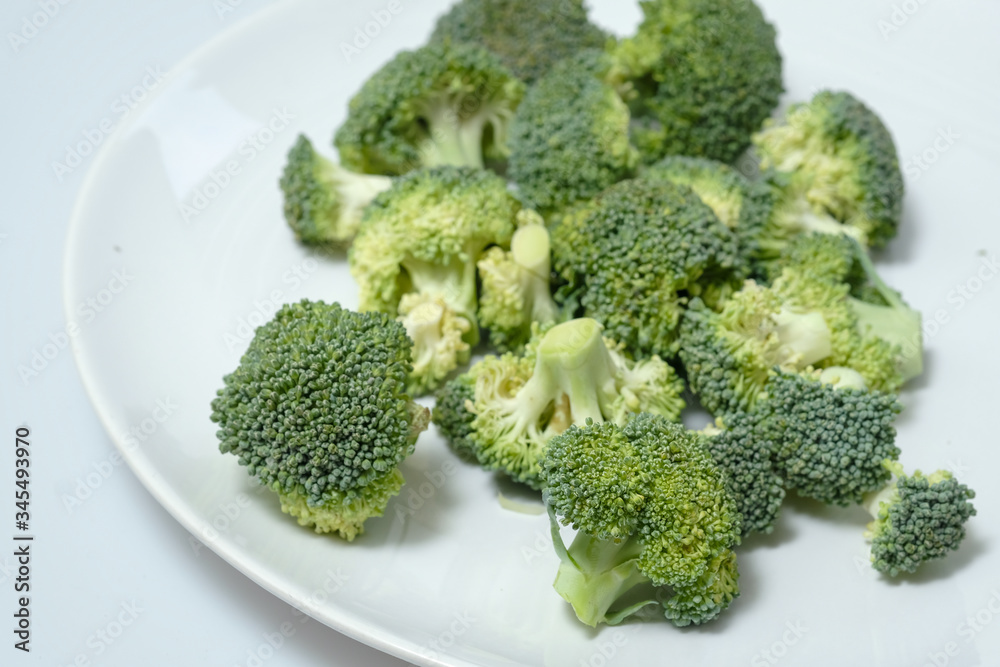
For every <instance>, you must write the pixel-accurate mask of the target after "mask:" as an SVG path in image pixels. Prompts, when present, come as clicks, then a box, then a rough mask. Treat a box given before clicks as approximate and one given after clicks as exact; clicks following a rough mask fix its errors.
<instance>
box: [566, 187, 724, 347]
mask: <svg viewBox="0 0 1000 667" xmlns="http://www.w3.org/2000/svg"><path fill="white" fill-rule="evenodd" d="M551 230H552V260H553V267H554V268H555V270H556V272H557V274H558V276H559V278H560V279H561V280H562V281H563V282H564V284H562V285H561V286H560V287H559V288H558V289H557V291H556V302H557V303H560V304H561V305H562V306H563V307H564V308H565V310H566V312H567V314H574V315H582V316H585V317H591V318H594V319H596V320H598V321H599V322H601V323H602V324H603V325H604V326H605V327H606V328H607V332H608V335H609V336H610V337H611V338H612V339H613V340H616V341H618V342H620V343H623V344H624V345H625V347H626V349H627V350H628V351H629V353H630V354H632V355H634V356H636V357H646V356H649V355H654V354H655V355H659V356H661V357H663V358H669V357H672V356H673V355H674V354H676V352H677V345H678V342H677V328H678V324H679V322H680V319H681V315H682V313H683V307H684V303H685V299H686V298H687V292H688V291H693V290H694V289H696V287H697V286H698V281H699V279H701V278H702V276H703V275H707V276H711V275H717V274H719V273H724V272H727V271H731V270H733V269H734V267H736V266H737V265H738V264H739V263H740V261H741V260H740V258H739V250H738V242H737V239H736V237H735V235H734V234H733V233H732V232H731V231H730V230H729V229H728V228H727V227H726V226H725V225H723V224H722V223H721V222H719V219H718V218H716V217H715V214H714V213H713V212H712V210H711V209H710V208H709V207H708V206H706V205H705V204H704V203H703V202H702V201H701V200H700V199H699V198H698V196H697V195H696V194H695V193H694V192H692V191H691V190H690V189H689V188H687V187H684V186H679V185H673V184H672V183H669V182H662V183H659V182H651V181H647V180H644V179H632V180H628V181H622V182H621V183H618V184H617V185H613V186H612V187H610V188H609V189H607V190H606V191H605V192H604V193H602V194H601V195H600V196H599V197H598V198H597V199H596V200H594V202H592V203H590V204H587V205H585V206H582V207H579V208H575V209H572V210H571V211H569V212H567V213H566V214H564V215H562V216H560V217H559V218H558V220H556V221H555V222H554V223H553V224H552V226H551ZM682 292H683V293H682Z"/></svg>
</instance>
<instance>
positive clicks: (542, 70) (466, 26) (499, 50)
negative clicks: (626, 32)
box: [431, 0, 608, 83]
mask: <svg viewBox="0 0 1000 667" xmlns="http://www.w3.org/2000/svg"><path fill="white" fill-rule="evenodd" d="M607 39H608V36H607V35H606V34H605V33H604V31H602V30H601V29H600V28H598V27H597V26H595V25H593V24H592V23H591V22H590V21H589V20H588V19H587V9H586V7H585V6H584V4H583V0H460V1H459V2H457V3H456V4H455V5H454V6H453V7H452V8H451V10H449V12H448V13H447V14H445V15H444V16H442V17H441V18H440V19H438V23H437V26H436V27H435V29H434V34H433V35H431V41H432V42H448V41H450V42H455V43H465V44H476V45H479V46H483V47H485V48H487V49H489V50H490V51H492V52H493V53H495V54H497V55H498V56H499V57H500V59H501V60H502V61H503V63H504V64H505V65H506V66H507V67H509V68H510V70H511V71H512V72H514V74H515V75H516V76H517V77H518V78H520V79H521V80H522V81H524V82H525V83H533V82H534V81H536V80H538V79H540V78H542V77H543V76H544V75H545V74H546V73H547V72H548V71H549V70H550V69H551V68H552V66H553V65H554V64H555V63H556V62H558V61H559V60H562V59H563V58H567V57H569V56H571V55H573V54H574V53H576V52H578V51H581V50H583V49H592V48H597V49H600V48H603V47H604V44H605V42H606V41H607Z"/></svg>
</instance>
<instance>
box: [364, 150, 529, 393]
mask: <svg viewBox="0 0 1000 667" xmlns="http://www.w3.org/2000/svg"><path fill="white" fill-rule="evenodd" d="M520 210H521V206H520V204H519V203H518V202H517V200H516V199H515V198H514V197H513V196H512V195H511V194H510V193H509V192H508V191H507V184H506V182H505V181H504V180H503V179H502V178H500V177H499V176H496V175H495V174H491V173H489V172H485V171H482V170H478V169H470V168H465V167H435V168H425V169H418V170H417V171H414V172H411V173H409V174H407V175H405V176H402V177H400V178H398V179H396V181H395V182H394V183H393V185H392V187H391V188H390V189H389V190H387V191H385V192H383V193H382V194H380V195H379V196H378V197H376V198H375V200H374V201H373V202H372V203H371V205H369V207H368V208H367V209H366V210H365V216H364V218H363V220H362V223H361V229H360V230H359V231H358V235H357V237H356V238H355V240H354V244H353V245H352V247H351V250H350V253H349V254H348V261H349V263H350V268H351V275H353V276H354V278H355V280H356V281H357V282H358V285H359V287H360V292H361V295H360V308H361V310H377V311H381V312H384V313H388V314H390V315H394V316H395V315H399V316H400V317H401V318H402V319H403V321H404V323H405V324H406V328H407V330H408V331H410V332H411V334H412V335H413V336H414V339H413V343H414V353H413V359H414V374H413V377H412V378H411V391H413V392H414V393H422V392H424V391H427V390H430V389H432V388H434V387H436V386H437V385H438V384H440V382H441V380H443V379H444V377H445V375H447V373H448V372H449V371H451V370H452V369H454V368H455V367H456V366H457V365H459V364H462V363H465V361H467V360H468V358H469V353H470V346H473V345H475V344H476V343H477V342H478V341H479V327H478V325H477V322H476V310H477V308H478V303H477V294H476V292H477V286H476V262H478V261H479V258H480V256H481V255H482V253H483V252H484V251H485V250H486V248H487V247H489V246H490V245H493V244H498V245H502V246H506V245H508V244H509V243H510V239H511V236H512V235H513V233H514V224H515V220H516V218H517V215H518V212H519V211H520ZM408 294H413V295H416V296H413V297H410V298H408V299H405V300H404V296H406V295H408Z"/></svg>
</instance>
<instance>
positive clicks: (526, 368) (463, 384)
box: [438, 319, 684, 488]
mask: <svg viewBox="0 0 1000 667" xmlns="http://www.w3.org/2000/svg"><path fill="white" fill-rule="evenodd" d="M601 329H602V327H601V325H600V324H598V323H597V322H596V321H594V320H591V319H577V320H571V321H569V322H564V323H563V324H558V325H556V326H554V327H551V328H550V329H548V330H547V331H545V333H544V334H542V333H539V336H538V337H537V338H536V339H534V340H532V341H531V342H529V344H528V345H527V347H526V349H525V354H524V356H517V355H513V354H505V355H503V356H502V357H495V356H487V357H486V358H485V359H483V360H482V361H480V362H479V363H477V364H476V365H474V366H473V367H472V368H471V369H470V370H469V372H468V374H467V376H468V377H467V379H465V380H461V381H453V382H452V383H450V384H449V385H447V388H446V390H445V391H446V392H456V394H458V395H461V396H464V397H465V401H464V404H463V405H461V406H459V400H460V399H458V398H457V397H456V398H454V399H448V400H447V403H446V405H447V406H448V407H447V408H446V409H445V408H443V409H442V410H440V411H439V412H438V415H439V417H440V418H441V419H442V420H443V421H442V423H441V428H442V431H444V432H445V433H453V434H458V435H459V436H460V437H461V440H460V442H459V443H458V444H456V445H455V446H456V448H457V449H460V450H461V449H465V448H471V449H472V450H474V452H475V454H476V457H477V458H478V459H479V462H480V464H481V465H482V466H483V467H484V468H486V469H488V470H500V471H503V472H504V473H506V474H507V475H509V476H510V477H511V478H512V479H514V480H516V481H518V482H522V483H525V484H528V485H529V486H533V487H536V488H537V487H538V486H539V484H540V480H539V478H538V466H539V459H540V457H541V455H542V452H543V451H544V450H545V446H546V444H547V443H548V441H549V440H550V439H551V438H552V437H553V436H555V435H558V434H559V433H562V432H563V431H565V430H566V429H567V428H568V427H569V426H571V425H573V424H577V425H580V424H585V423H586V421H587V420H588V419H592V420H594V421H595V422H604V421H610V422H615V423H619V424H620V423H624V421H625V420H626V419H627V418H628V417H629V415H631V414H634V413H637V412H651V413H654V414H659V415H663V416H665V417H667V418H669V419H674V420H676V419H678V418H679V417H680V412H681V410H682V409H683V408H684V401H683V399H682V398H681V393H682V391H683V383H682V382H681V381H680V379H679V378H678V377H677V375H676V373H675V372H674V370H673V369H672V368H671V367H670V366H669V365H668V364H667V363H666V362H664V361H662V360H661V359H659V357H653V358H650V359H647V360H645V361H640V362H633V361H630V360H628V359H626V358H625V356H624V355H623V354H622V350H621V347H620V346H619V345H617V344H615V343H613V342H611V341H610V340H606V339H605V338H603V336H602V335H601ZM470 386H474V391H473V395H472V396H471V397H469V396H468V391H469V387H470ZM468 413H471V414H473V415H475V416H474V418H473V419H472V422H471V424H470V423H469V422H468V421H467V414H468Z"/></svg>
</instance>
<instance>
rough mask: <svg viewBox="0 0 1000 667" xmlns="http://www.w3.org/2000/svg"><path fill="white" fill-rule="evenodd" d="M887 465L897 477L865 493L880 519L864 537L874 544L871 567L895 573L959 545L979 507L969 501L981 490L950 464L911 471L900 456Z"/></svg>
mask: <svg viewBox="0 0 1000 667" xmlns="http://www.w3.org/2000/svg"><path fill="white" fill-rule="evenodd" d="M884 465H885V469H886V470H887V471H888V472H889V473H891V474H892V475H893V476H894V479H893V480H892V481H891V482H890V483H889V484H887V485H886V486H885V488H883V489H881V490H879V491H878V492H875V493H871V494H869V495H867V496H866V497H865V498H864V503H863V504H864V507H865V509H866V510H868V513H869V514H871V515H872V517H873V518H874V519H875V520H874V521H872V522H871V523H870V524H868V530H867V531H866V532H865V537H866V538H867V539H868V540H870V541H871V544H872V550H871V556H872V567H874V568H875V569H876V570H878V571H879V572H882V573H884V574H888V575H889V576H890V577H895V576H897V575H899V574H901V573H903V572H915V571H916V570H917V568H918V567H920V565H921V564H923V563H926V562H927V561H929V560H935V559H937V558H944V557H945V556H947V555H948V552H949V551H954V550H956V549H958V546H959V544H961V542H962V540H963V539H965V522H966V521H968V520H969V517H971V516H973V515H974V514H975V513H976V508H975V507H973V506H972V503H971V502H969V501H971V500H972V499H973V498H975V497H976V493H975V491H973V490H972V489H970V488H969V487H967V486H966V485H965V484H961V483H959V482H958V480H956V479H955V478H954V477H952V475H951V473H950V472H948V471H946V470H938V471H937V472H935V473H933V474H931V475H927V476H925V475H923V474H921V472H920V471H919V470H918V471H916V472H915V473H913V474H912V475H907V474H906V473H905V472H904V470H903V466H902V465H901V464H900V463H899V462H897V461H888V460H887V461H885V462H884Z"/></svg>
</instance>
